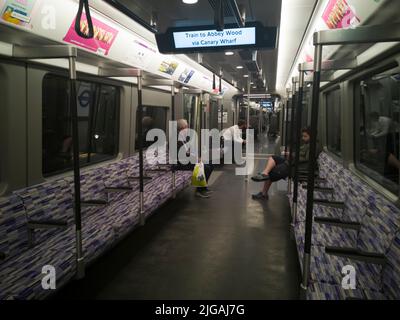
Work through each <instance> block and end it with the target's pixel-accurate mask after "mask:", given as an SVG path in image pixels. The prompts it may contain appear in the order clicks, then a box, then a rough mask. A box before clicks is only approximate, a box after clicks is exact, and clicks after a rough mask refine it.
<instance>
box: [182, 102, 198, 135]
mask: <svg viewBox="0 0 400 320" xmlns="http://www.w3.org/2000/svg"><path fill="white" fill-rule="evenodd" d="M183 97H184V110H183V117H184V118H185V119H187V121H188V124H189V128H191V129H195V119H196V111H197V108H196V106H197V101H198V97H197V96H196V95H194V94H184V96H183Z"/></svg>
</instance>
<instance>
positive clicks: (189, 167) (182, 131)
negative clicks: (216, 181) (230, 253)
mask: <svg viewBox="0 0 400 320" xmlns="http://www.w3.org/2000/svg"><path fill="white" fill-rule="evenodd" d="M177 125H178V142H177V148H178V153H179V150H180V149H181V148H184V149H186V156H188V157H189V158H190V161H189V163H188V164H184V163H181V162H180V159H179V157H178V164H177V165H176V166H175V167H174V168H175V170H185V171H193V170H194V167H195V165H196V163H197V162H198V161H197V160H198V159H197V155H196V154H193V153H192V152H191V150H190V147H189V144H188V142H187V141H186V138H187V130H188V129H189V125H188V122H187V121H186V120H185V119H179V120H178V121H177ZM200 161H201V159H200ZM212 172H213V166H212V165H211V164H204V173H205V176H206V181H207V183H208V181H209V178H210V176H211V173H212ZM210 193H211V191H210V190H209V189H208V187H198V188H196V196H197V197H200V198H209V197H210Z"/></svg>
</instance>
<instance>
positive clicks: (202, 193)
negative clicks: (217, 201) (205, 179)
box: [195, 191, 210, 199]
mask: <svg viewBox="0 0 400 320" xmlns="http://www.w3.org/2000/svg"><path fill="white" fill-rule="evenodd" d="M195 195H196V197H199V198H205V199H206V198H209V197H210V195H209V194H208V193H207V191H196V194H195Z"/></svg>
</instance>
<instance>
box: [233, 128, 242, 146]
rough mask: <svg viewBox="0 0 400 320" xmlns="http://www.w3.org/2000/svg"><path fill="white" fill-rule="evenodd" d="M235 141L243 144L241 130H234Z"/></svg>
mask: <svg viewBox="0 0 400 320" xmlns="http://www.w3.org/2000/svg"><path fill="white" fill-rule="evenodd" d="M233 139H234V141H235V142H237V143H243V141H244V140H243V139H242V131H241V130H240V129H236V128H235V129H234V133H233Z"/></svg>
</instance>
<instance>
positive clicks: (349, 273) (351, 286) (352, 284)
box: [342, 265, 356, 290]
mask: <svg viewBox="0 0 400 320" xmlns="http://www.w3.org/2000/svg"><path fill="white" fill-rule="evenodd" d="M342 275H343V276H344V277H343V279H342V288H343V289H345V290H356V269H355V268H354V267H353V266H351V265H345V266H344V267H343V268H342Z"/></svg>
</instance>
